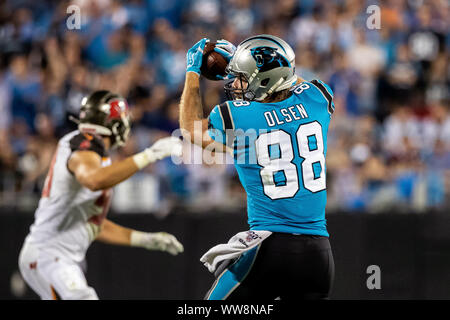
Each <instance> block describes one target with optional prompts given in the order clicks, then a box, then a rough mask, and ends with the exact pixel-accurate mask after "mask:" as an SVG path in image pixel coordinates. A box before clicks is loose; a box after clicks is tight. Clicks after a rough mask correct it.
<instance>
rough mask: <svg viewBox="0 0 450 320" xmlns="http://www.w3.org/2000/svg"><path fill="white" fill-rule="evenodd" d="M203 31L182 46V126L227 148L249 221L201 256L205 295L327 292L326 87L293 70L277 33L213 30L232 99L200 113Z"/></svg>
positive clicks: (195, 138) (329, 108) (198, 139)
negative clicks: (234, 38) (209, 280)
mask: <svg viewBox="0 0 450 320" xmlns="http://www.w3.org/2000/svg"><path fill="white" fill-rule="evenodd" d="M207 41H209V40H208V39H202V40H200V41H199V42H197V43H196V44H195V45H194V46H193V47H192V48H191V49H190V50H189V51H188V53H187V73H186V82H185V87H184V90H183V94H182V97H181V102H180V128H181V129H182V131H183V135H184V136H185V138H188V139H190V140H191V141H192V142H193V143H197V144H200V145H201V146H202V147H203V148H205V149H211V150H214V151H222V152H227V151H229V152H230V153H231V154H233V156H234V164H235V167H236V169H237V172H238V174H239V178H240V181H241V183H242V185H243V187H244V189H245V191H246V193H247V215H248V224H249V226H250V230H249V231H246V232H241V233H238V234H237V235H235V236H234V237H232V238H231V239H230V241H229V242H228V243H227V244H221V245H218V246H216V247H213V248H211V249H210V250H209V251H208V252H207V253H206V254H205V255H204V256H203V257H202V258H201V261H202V262H203V263H204V264H205V266H207V267H208V269H209V271H210V272H214V273H215V275H216V281H215V282H214V284H213V286H212V288H211V289H210V290H209V292H208V293H207V295H206V299H211V300H216V299H243V298H261V299H275V298H281V299H327V298H328V297H329V294H330V291H331V288H332V283H333V278H334V261H333V255H332V251H331V247H330V243H329V239H328V237H329V234H328V232H327V228H326V219H325V206H326V200H327V194H326V164H325V156H326V151H327V132H328V126H329V123H330V119H331V115H332V113H333V111H334V103H333V93H332V91H331V89H330V88H329V87H328V86H327V85H326V84H325V83H323V82H322V81H320V80H312V81H305V80H303V79H301V78H299V77H297V75H296V74H295V54H294V51H293V50H292V48H291V47H290V46H289V45H288V44H287V43H286V42H285V41H284V40H282V39H280V38H278V37H275V36H272V35H258V36H254V37H251V38H248V39H246V40H244V41H243V42H241V43H240V44H239V45H238V47H237V48H235V47H234V46H233V45H232V44H231V43H229V42H227V41H224V40H220V41H218V43H217V45H216V48H215V50H216V51H217V52H219V53H220V54H222V55H223V56H224V57H225V58H227V60H228V61H229V63H228V66H227V74H228V78H230V79H231V80H230V81H229V82H228V83H227V84H226V85H225V87H224V88H225V91H226V93H227V94H228V95H229V97H230V99H229V100H228V101H226V102H224V103H222V104H219V105H217V106H215V107H214V109H213V110H212V112H211V113H210V115H209V117H207V118H204V117H203V107H202V102H201V98H200V82H199V78H200V67H201V63H202V54H203V48H204V46H205V43H206V42H207ZM194 128H201V130H194ZM206 132H207V134H205V133H206Z"/></svg>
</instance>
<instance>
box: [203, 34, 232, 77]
mask: <svg viewBox="0 0 450 320" xmlns="http://www.w3.org/2000/svg"><path fill="white" fill-rule="evenodd" d="M215 45H216V43H215V42H207V43H206V45H205V49H204V50H203V60H202V67H201V68H200V72H201V75H202V76H204V77H205V78H206V79H209V80H221V79H223V77H225V76H226V72H225V69H226V67H227V65H228V61H227V60H226V59H225V57H223V56H222V55H221V54H220V53H218V52H216V51H214V47H215Z"/></svg>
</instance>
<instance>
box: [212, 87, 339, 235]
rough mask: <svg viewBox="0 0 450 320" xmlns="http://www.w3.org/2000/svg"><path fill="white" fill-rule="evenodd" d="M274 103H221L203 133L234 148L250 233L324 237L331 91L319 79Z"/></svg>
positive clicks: (331, 109)
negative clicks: (206, 131)
mask: <svg viewBox="0 0 450 320" xmlns="http://www.w3.org/2000/svg"><path fill="white" fill-rule="evenodd" d="M291 91H292V94H291V95H290V96H289V98H287V99H285V100H283V101H280V102H275V103H260V102H255V101H252V102H248V101H240V100H237V101H226V102H224V103H222V104H220V105H217V106H215V107H214V109H213V110H212V111H211V113H210V115H209V130H208V132H209V135H210V136H211V137H212V138H213V139H214V140H216V141H218V142H221V143H223V144H226V145H228V146H229V147H230V148H233V150H234V164H235V167H236V170H237V172H238V174H239V179H240V181H241V183H242V185H243V187H244V189H245V191H246V192H247V214H248V223H249V225H250V229H252V230H269V231H273V232H286V233H299V234H312V235H321V236H328V232H327V228H326V219H325V206H326V202H327V193H326V165H325V156H326V152H327V132H328V126H329V123H330V119H331V114H332V113H333V111H334V103H333V93H332V91H331V89H330V87H329V86H327V85H326V84H325V83H323V82H322V81H320V80H312V81H311V82H302V83H300V84H298V85H296V86H294V87H292V88H291Z"/></svg>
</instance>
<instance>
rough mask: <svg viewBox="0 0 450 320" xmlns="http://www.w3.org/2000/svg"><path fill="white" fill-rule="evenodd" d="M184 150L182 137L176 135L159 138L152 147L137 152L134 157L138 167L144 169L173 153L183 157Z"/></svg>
mask: <svg viewBox="0 0 450 320" xmlns="http://www.w3.org/2000/svg"><path fill="white" fill-rule="evenodd" d="M182 151H183V143H182V141H181V140H180V139H178V138H175V137H165V138H161V139H159V140H157V141H156V142H155V143H154V144H153V145H152V146H151V147H150V148H147V149H145V150H144V151H142V152H141V153H138V154H136V155H135V156H134V157H133V158H134V162H135V163H136V165H137V166H138V168H139V169H142V168H144V167H145V166H147V165H148V164H149V163H152V162H155V161H157V160H161V159H164V158H165V157H168V156H171V155H174V156H177V157H181V154H182Z"/></svg>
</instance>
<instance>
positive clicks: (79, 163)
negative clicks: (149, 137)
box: [67, 137, 182, 191]
mask: <svg viewBox="0 0 450 320" xmlns="http://www.w3.org/2000/svg"><path fill="white" fill-rule="evenodd" d="M181 148H182V147H181V141H180V140H179V139H177V138H174V137H167V138H162V139H160V140H158V141H157V142H156V143H155V144H154V145H153V146H152V147H150V148H147V149H145V150H144V151H142V152H140V153H138V154H136V155H134V156H131V157H128V158H126V159H124V160H122V161H118V162H115V163H113V164H111V165H109V166H106V167H102V165H101V163H102V159H101V157H100V155H99V154H97V153H96V152H94V151H75V152H74V153H73V154H72V156H71V157H70V159H69V161H68V163H67V166H68V168H69V170H70V171H71V172H72V173H73V174H74V175H75V178H76V179H77V180H78V182H79V183H80V184H81V185H83V186H85V187H86V188H88V189H90V190H92V191H97V190H104V189H108V188H111V187H113V186H115V185H117V184H119V183H120V182H122V181H124V180H126V179H128V178H129V177H131V176H132V175H133V174H135V173H136V172H137V171H139V170H140V169H143V168H144V167H146V166H147V165H148V164H150V163H153V162H155V161H157V160H160V159H163V158H165V157H167V156H170V155H171V154H174V155H177V156H179V155H181Z"/></svg>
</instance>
